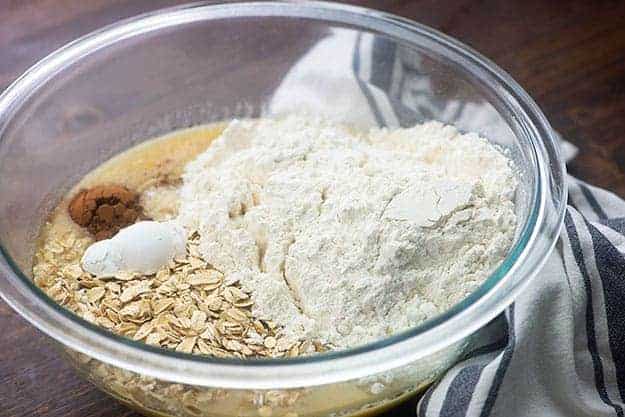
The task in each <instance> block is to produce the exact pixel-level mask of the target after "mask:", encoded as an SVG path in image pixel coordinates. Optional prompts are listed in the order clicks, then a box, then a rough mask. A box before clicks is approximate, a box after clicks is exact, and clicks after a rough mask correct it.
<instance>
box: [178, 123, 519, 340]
mask: <svg viewBox="0 0 625 417" xmlns="http://www.w3.org/2000/svg"><path fill="white" fill-rule="evenodd" d="M183 179H184V184H183V186H182V190H181V204H180V212H179V221H182V223H183V224H184V225H185V227H186V228H188V229H190V230H197V231H198V232H199V234H200V252H201V254H202V256H203V257H204V258H205V260H206V261H208V262H209V263H211V264H212V265H213V266H214V267H215V268H217V269H218V270H221V271H222V272H224V273H225V274H226V277H227V279H230V280H239V281H240V282H241V284H242V285H243V287H244V288H245V289H247V290H250V291H251V292H252V297H253V299H254V301H255V307H254V308H255V311H254V313H255V314H256V315H257V316H259V317H261V318H264V319H268V320H273V321H274V322H275V323H276V324H278V325H280V326H283V328H284V334H285V336H286V337H288V338H292V339H296V338H303V337H307V338H314V339H318V340H321V341H324V342H327V343H331V344H333V345H335V346H336V347H351V346H355V345H359V344H362V343H365V342H369V341H373V340H375V339H378V338H381V337H384V336H387V335H390V334H392V333H394V332H397V331H401V330H403V329H406V328H407V327H410V326H413V325H416V324H419V323H420V322H422V321H424V320H426V319H427V318H430V317H432V316H434V315H436V314H438V313H441V312H443V311H444V310H446V309H448V308H449V307H451V306H452V305H453V304H454V303H456V302H458V301H460V300H461V299H463V298H464V297H465V296H466V295H467V294H469V293H470V292H471V291H472V290H474V289H475V288H476V286H478V285H479V284H480V283H481V282H482V281H483V280H484V279H485V278H486V277H487V276H488V274H489V272H490V271H491V270H492V269H493V268H494V267H495V266H497V264H498V263H499V262H501V261H502V259H503V258H504V256H505V254H506V251H507V250H508V248H509V247H510V245H511V242H512V240H513V237H514V232H515V227H516V217H515V214H514V205H513V201H512V200H513V195H514V192H515V188H516V180H515V176H514V175H513V171H512V169H511V166H510V162H509V160H508V159H507V158H506V157H505V156H504V155H503V154H501V153H500V152H499V151H498V150H497V149H495V148H494V147H493V146H492V145H490V144H489V143H488V141H486V140H485V139H483V138H480V137H478V136H477V135H475V134H460V133H459V132H458V131H457V130H456V129H455V128H454V127H451V126H445V125H442V124H440V123H438V122H429V123H425V124H423V125H419V126H415V127H413V128H410V129H397V130H384V129H374V130H372V131H370V132H363V133H357V132H353V131H351V130H350V129H349V128H347V127H345V126H342V125H338V124H334V123H331V122H329V121H326V120H321V119H315V118H307V117H299V116H289V117H286V118H284V119H276V120H273V119H262V120H250V121H236V120H235V121H233V122H231V123H230V125H229V126H228V127H227V128H226V130H225V131H224V132H223V134H222V135H221V136H220V137H219V138H218V139H216V140H215V142H214V143H213V144H212V145H211V146H210V147H209V149H208V150H207V151H205V152H204V153H203V154H201V155H199V156H198V157H197V159H195V160H194V161H192V162H191V163H189V164H188V165H187V167H186V172H185V174H184V178H183Z"/></svg>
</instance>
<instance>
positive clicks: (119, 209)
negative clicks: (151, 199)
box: [69, 185, 141, 240]
mask: <svg viewBox="0 0 625 417" xmlns="http://www.w3.org/2000/svg"><path fill="white" fill-rule="evenodd" d="M69 215H70V217H71V218H72V220H73V221H74V222H76V223H77V224H79V225H80V226H82V227H85V228H86V229H87V230H89V232H91V233H92V234H93V235H94V237H95V238H96V240H102V239H108V238H110V237H112V236H113V235H115V234H116V233H117V232H118V231H119V230H120V229H121V228H123V227H126V226H128V225H130V224H132V223H134V222H135V221H137V219H138V218H139V216H140V215H141V207H140V206H139V204H138V196H137V194H136V193H134V192H132V191H130V190H128V189H127V188H126V187H123V186H121V185H98V186H95V187H93V188H89V189H86V190H82V191H80V192H79V193H78V194H77V195H76V196H75V197H74V198H73V199H72V201H71V202H70V204H69Z"/></svg>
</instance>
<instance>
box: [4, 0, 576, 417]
mask: <svg viewBox="0 0 625 417" xmlns="http://www.w3.org/2000/svg"><path fill="white" fill-rule="evenodd" d="M350 39H351V40H352V44H350V43H349V42H350V41H349V40H350ZM354 42H357V43H360V42H362V45H364V46H363V48H372V49H371V53H370V54H369V55H366V54H365V52H363V55H362V56H363V57H364V58H363V59H362V60H358V59H354V58H352V54H353V53H354V50H356V49H358V48H359V46H358V45H357V46H356V47H354ZM359 45H360V44H359ZM367 45H368V46H367ZM371 45H373V47H372V46H371ZM320 50H321V51H322V55H321V56H322V57H325V58H322V59H311V58H310V53H311V51H313V52H314V51H317V52H319V51H320ZM323 54H326V55H323ZM346 57H347V59H345V58H346ZM380 65H381V66H382V68H392V69H393V70H392V71H390V70H389V71H386V72H385V71H382V72H380V71H377V72H376V74H373V72H372V71H373V68H380ZM354 71H356V72H358V73H359V74H361V75H362V74H364V75H363V77H365V80H364V81H362V80H360V79H358V80H359V81H358V83H357V84H358V85H364V87H365V89H368V95H367V97H369V96H373V97H374V98H375V97H379V96H383V97H386V98H387V99H388V102H389V103H391V104H392V105H393V107H394V108H395V109H396V111H397V116H396V120H395V121H394V123H398V124H401V125H410V124H414V123H417V122H419V121H423V120H428V119H437V120H440V121H443V122H447V123H453V124H455V125H457V126H458V127H459V128H460V129H461V130H464V131H474V132H478V133H480V134H481V135H483V136H485V137H487V138H488V139H489V140H491V141H492V142H494V143H496V144H498V145H499V146H501V147H502V148H503V149H504V150H505V152H507V153H508V155H509V156H510V157H511V158H512V159H513V160H514V162H515V163H516V166H517V169H518V174H519V179H520V187H519V192H518V193H517V211H518V213H517V214H518V217H519V219H520V224H519V230H518V234H517V237H516V241H515V243H514V245H513V247H512V248H511V249H510V251H509V254H508V255H507V257H506V259H505V261H504V262H503V263H502V264H501V266H500V267H499V268H498V269H497V270H495V271H493V273H492V275H491V276H490V277H489V278H488V279H487V280H486V281H485V282H484V284H483V285H481V286H480V287H479V289H478V290H476V291H475V292H474V293H473V294H471V295H470V296H469V297H468V298H466V299H465V300H464V301H463V302H461V303H460V304H458V305H456V306H455V307H453V308H452V309H451V310H449V311H447V312H446V313H444V314H442V315H440V316H438V317H436V318H435V319H432V320H429V321H427V322H425V323H424V324H423V325H421V326H418V327H416V328H412V329H409V330H407V331H405V332H403V333H400V334H396V335H394V336H392V337H389V338H387V339H384V340H380V341H377V342H375V343H371V344H368V345H365V346H361V347H358V348H355V349H351V350H345V351H337V352H330V353H324V354H320V355H317V356H312V357H302V358H294V359H275V360H246V361H242V360H234V359H216V358H212V357H200V356H192V355H187V354H183V353H176V352H172V351H165V350H161V349H158V348H153V347H150V346H147V345H144V344H141V343H137V342H133V341H131V340H128V339H125V338H122V337H119V336H116V335H114V334H111V333H109V332H107V331H106V330H104V329H102V328H98V327H95V326H93V325H91V324H89V323H87V322H86V321H84V320H82V319H80V318H78V317H77V316H75V315H73V314H71V313H70V312H68V311H66V310H64V309H63V308H60V307H59V306H58V305H56V304H55V303H54V302H52V301H51V300H50V299H49V298H48V297H47V296H46V295H45V294H43V293H42V292H41V291H40V290H39V289H38V288H37V287H35V286H34V285H33V283H32V282H31V279H30V278H31V266H32V257H33V250H34V245H35V238H36V235H37V232H38V230H39V227H40V226H41V224H42V223H43V222H44V221H45V219H46V216H47V214H48V213H49V212H50V209H51V208H52V207H54V205H55V204H56V203H57V202H58V201H59V199H60V198H61V196H63V194H64V193H65V192H66V191H67V190H69V189H70V188H71V186H72V185H73V184H75V183H76V182H77V181H78V180H79V179H80V178H81V177H82V176H83V175H85V174H86V173H87V172H89V171H90V170H91V169H93V168H94V167H96V166H98V165H99V164H100V163H102V162H103V161H105V160H107V159H108V158H110V157H111V156H113V155H115V154H117V153H119V152H121V151H123V150H125V149H127V148H129V147H131V146H133V145H136V144H137V143H140V142H141V141H143V140H146V139H148V138H150V137H154V136H156V135H160V134H163V133H166V132H169V131H172V130H175V129H179V128H183V127H187V126H191V125H196V124H201V123H208V122H213V121H218V120H227V119H230V118H233V117H256V116H259V115H262V114H264V113H265V112H271V111H276V112H280V111H288V110H289V109H290V110H294V109H297V108H298V107H299V106H300V105H301V106H302V107H303V108H304V107H307V106H308V107H310V106H311V105H313V104H314V105H317V108H318V109H320V111H324V112H325V113H326V114H331V115H343V116H345V117H347V118H349V117H350V116H353V115H358V114H365V113H366V112H367V111H369V110H368V109H365V108H361V107H363V106H368V105H369V104H368V103H367V100H360V101H359V100H344V97H343V95H344V94H346V93H345V91H344V87H345V86H346V85H348V84H349V83H350V82H353V81H354ZM359 76H360V75H359ZM367 77H368V78H367ZM285 80H286V81H285ZM288 80H291V81H292V80H295V81H297V80H299V82H300V84H301V85H303V86H304V88H303V89H302V88H295V87H293V88H291V87H289V86H292V85H293V84H290V82H291V81H288ZM287 81H288V82H287ZM368 84H369V85H368ZM301 85H300V86H301ZM307 86H308V87H309V88H308V89H307V90H306V87H307ZM276 90H280V92H279V94H278V93H277V92H276ZM317 92H318V95H316V93H317ZM277 97H278V98H277ZM289 99H292V101H291V103H296V104H288V103H289V101H288V100H289ZM285 100H286V101H285ZM376 119H377V121H378V122H380V120H381V119H380V118H379V117H377V116H376ZM0 135H1V136H0V137H1V141H0V243H1V248H2V255H1V259H0V271H1V278H0V292H1V293H2V297H3V298H4V299H5V300H6V301H7V302H8V303H9V304H10V305H11V306H12V307H13V308H14V309H15V310H16V311H17V312H19V314H21V315H22V316H23V317H24V318H25V319H26V320H28V321H29V322H30V323H32V324H33V325H35V326H36V327H37V328H39V329H40V330H41V331H43V332H44V333H46V334H47V335H49V336H50V337H51V338H52V339H53V340H54V341H55V342H56V344H57V345H58V346H59V347H61V351H62V352H63V354H64V355H66V356H67V358H68V359H69V360H70V361H71V363H72V364H74V366H75V367H76V368H77V369H78V370H79V371H80V373H81V374H82V375H84V376H85V377H86V378H88V379H89V380H90V381H92V382H93V383H95V384H96V385H97V386H99V387H100V388H102V389H103V390H105V391H106V392H108V393H110V394H112V395H114V396H115V397H117V398H118V399H120V400H122V401H124V402H126V403H128V404H130V405H132V406H134V407H136V408H138V409H140V410H142V411H143V412H146V413H152V414H154V415H166V416H255V415H259V416H263V417H266V416H280V415H284V416H326V415H343V414H345V415H347V414H357V413H375V412H378V411H380V410H382V409H384V407H388V406H390V405H392V404H394V403H395V402H397V401H399V400H401V399H402V398H405V397H406V396H407V395H410V393H414V392H415V391H417V390H419V389H421V388H423V387H425V386H427V385H428V384H430V383H431V382H432V381H434V380H435V379H436V378H437V377H439V376H440V375H441V374H442V373H443V372H444V371H445V370H446V369H448V368H449V367H450V366H451V365H452V364H454V363H455V362H456V361H457V360H458V359H459V358H461V357H462V355H463V353H465V352H466V349H467V348H468V347H469V346H470V345H471V344H472V343H474V342H475V341H479V339H480V337H481V334H480V332H479V329H480V328H482V327H484V326H485V325H486V324H487V323H489V322H490V321H491V320H492V319H493V318H495V317H496V316H497V315H498V314H499V313H501V312H502V310H503V309H504V308H505V307H506V306H508V305H509V304H510V303H511V302H512V301H513V300H514V298H515V296H517V294H519V291H521V289H522V288H523V287H524V286H525V285H527V284H528V283H529V282H530V278H531V277H532V276H534V275H535V274H536V272H537V271H538V270H539V269H540V267H541V265H542V264H543V263H544V261H545V260H546V258H547V256H548V255H549V253H550V251H551V249H552V248H553V246H554V243H555V241H556V239H557V235H558V232H559V229H560V227H561V224H562V217H563V212H564V207H565V201H566V191H565V188H564V186H563V182H564V166H563V162H562V159H561V157H560V154H559V150H558V145H557V143H556V139H555V137H554V134H553V132H552V130H551V128H550V126H549V124H548V122H547V120H546V119H545V117H544V116H543V114H542V113H541V112H540V110H539V109H538V107H537V106H536V104H535V103H534V102H533V101H532V99H531V98H530V97H529V96H528V95H527V94H526V93H525V92H524V91H523V90H522V89H521V88H520V87H519V86H518V85H517V84H516V83H515V82H514V81H513V80H512V79H511V78H510V77H509V76H508V75H507V74H505V73H504V72H503V71H502V70H500V69H499V68H498V67H497V66H495V65H494V64H493V63H491V62H490V61H488V60H487V59H485V58H484V57H482V56H480V55H479V54H477V53H475V52H474V51H472V50H471V49H469V48H467V47H466V46H464V45H462V44H461V43H459V42H457V41H455V40H453V39H450V38H449V37H447V36H445V35H442V34H441V33H439V32H437V31H434V30H432V29H430V28H427V27H424V26H422V25H419V24H417V23H414V22H411V21H409V20H406V19H402V18H399V17H396V16H392V15H388V14H384V13H380V12H376V11H372V10H367V9H363V8H357V7H350V6H343V5H339V4H333V3H317V2H306V3H300V2H297V3H296V2H293V3H291V2H258V3H236V2H235V3H227V4H217V3H200V4H191V5H188V6H183V7H178V8H172V9H167V10H163V11H159V12H155V13H150V14H146V15H142V16H139V17H136V18H132V19H129V20H125V21H122V22H119V23H117V24H114V25H112V26H109V27H107V28H104V29H102V30H100V31H97V32H95V33H92V34H90V35H87V36H85V37H83V38H81V39H79V40H77V41H75V42H73V43H71V44H69V45H67V46H66V47H64V48H62V49H60V50H58V51H56V52H54V53H53V54H51V55H50V56H48V57H47V58H45V59H43V60H42V61H40V62H39V63H38V64H36V65H35V66H33V67H32V68H31V69H30V70H28V71H27V72H26V73H25V74H24V75H23V76H22V77H21V78H19V79H18V80H17V81H15V82H14V83H13V85H11V86H10V87H9V88H8V89H7V90H6V91H5V92H4V94H3V95H2V96H1V97H0Z"/></svg>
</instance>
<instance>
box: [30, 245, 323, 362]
mask: <svg viewBox="0 0 625 417" xmlns="http://www.w3.org/2000/svg"><path fill="white" fill-rule="evenodd" d="M198 240H199V235H198V234H197V233H193V234H192V235H191V237H190V238H189V239H188V242H187V254H186V256H185V257H184V258H182V259H176V260H175V261H173V262H171V263H170V265H168V266H167V267H164V268H162V269H161V270H159V271H158V272H157V273H156V274H154V275H149V276H137V275H118V276H116V277H114V278H100V279H99V278H96V277H94V276H92V275H90V274H89V273H87V272H84V271H83V270H82V268H81V267H80V257H81V256H82V254H83V253H84V251H85V249H86V248H87V247H88V246H89V245H90V244H91V243H92V241H91V239H89V238H76V237H75V236H74V235H72V234H67V235H65V236H64V237H62V238H60V239H59V238H51V239H48V240H47V242H45V243H44V245H43V246H42V247H41V249H40V250H39V251H38V253H37V255H36V262H35V266H34V268H33V272H34V280H35V283H36V284H37V285H38V286H39V287H41V288H42V289H43V290H44V291H45V292H46V293H47V294H48V295H49V296H50V297H51V298H52V299H54V300H55V301H56V302H58V303H59V304H61V305H62V306H64V307H66V308H67V309H69V310H71V311H73V312H74V313H76V314H78V315H79V316H80V317H82V318H84V319H86V320H87V321H89V322H91V323H94V324H97V325H99V326H102V327H104V328H106V329H108V330H110V331H112V332H114V333H117V334H120V335H123V336H126V337H129V338H131V339H133V340H137V341H143V342H145V343H147V344H150V345H154V346H160V347H162V348H167V349H173V350H176V351H178V352H185V353H193V354H203V355H211V356H216V357H236V358H251V357H272V358H278V357H285V356H286V357H291V356H298V355H302V354H311V353H315V352H321V351H324V350H326V347H324V346H322V345H321V344H319V343H316V342H311V341H298V342H291V341H288V340H287V339H286V338H283V337H281V332H280V330H281V329H280V328H278V327H277V326H276V325H275V324H274V323H272V322H271V321H266V320H260V319H257V318H254V317H253V316H252V306H253V301H252V299H251V297H250V294H249V293H246V292H245V291H243V290H242V289H241V287H240V285H239V283H238V282H228V280H226V279H224V276H223V274H222V273H221V272H219V271H217V270H215V269H214V268H212V267H211V266H210V265H208V264H207V263H206V262H205V261H204V260H203V259H202V258H201V257H200V255H199V253H198Z"/></svg>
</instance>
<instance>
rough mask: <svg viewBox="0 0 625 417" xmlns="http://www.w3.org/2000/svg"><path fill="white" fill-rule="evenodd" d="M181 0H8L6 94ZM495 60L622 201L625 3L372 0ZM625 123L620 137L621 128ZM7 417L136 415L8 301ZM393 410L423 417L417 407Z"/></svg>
mask: <svg viewBox="0 0 625 417" xmlns="http://www.w3.org/2000/svg"><path fill="white" fill-rule="evenodd" d="M176 3H180V2H178V1H174V0H0V90H2V89H4V88H5V87H6V86H7V85H8V84H9V83H10V82H11V81H12V80H13V79H15V78H16V77H17V76H18V75H19V74H20V73H21V72H22V71H24V70H25V69H26V68H28V67H29V66H30V65H31V64H33V63H34V62H35V61H37V60H38V59H39V58H41V57H43V56H44V55H46V54H48V53H49V52H51V51H53V50H54V49H56V48H57V47H59V46H61V45H63V44H64V43H66V42H68V41H70V40H72V39H74V38H76V37H78V36H80V35H82V34H85V33H87V32H89V31H91V30H93V29H96V28H98V27H100V26H103V25H106V24H109V23H112V22H114V21H116V20H118V19H121V18H124V17H128V16H132V15H135V14H137V13H141V12H144V11H148V10H153V9H157V8H160V7H165V6H170V5H173V4H176ZM350 3H354V4H360V5H365V6H369V7H375V8H377V9H381V10H385V11H389V12H392V13H395V14H398V15H401V16H405V17H408V18H411V19H414V20H417V21H419V22H422V23H425V24H427V25H430V26H432V27H435V28H437V29H440V30H442V31H443V32H446V33H448V34H450V35H452V36H454V37H456V38H458V39H460V40H462V41H463V42H465V43H467V44H469V45H471V46H473V47H474V48H475V49H477V50H478V51H480V52H482V53H483V54H485V55H486V56H488V57H490V58H491V59H493V60H494V61H495V62H496V63H498V64H499V65H500V66H501V67H503V68H504V69H505V70H507V71H508V72H510V73H511V74H512V76H513V77H514V78H515V79H516V80H517V81H518V82H519V83H520V84H521V85H522V86H524V87H525V88H526V90H527V91H528V92H529V93H530V94H531V95H532V96H533V97H534V99H535V100H536V101H537V102H538V104H539V105H540V106H541V107H542V109H543V110H544V112H545V114H546V115H547V117H548V118H549V119H550V121H551V123H552V125H553V126H554V128H555V129H557V130H558V131H559V132H560V133H562V135H563V136H564V137H566V138H568V139H569V140H570V141H571V142H573V143H574V144H576V145H577V146H578V147H579V148H580V155H579V157H578V158H577V159H576V160H575V161H574V162H573V163H572V164H571V165H570V166H569V168H570V171H571V172H572V173H573V174H574V175H576V176H578V177H580V178H582V179H585V180H587V181H588V182H591V183H593V184H596V185H599V186H601V187H605V188H608V189H611V190H613V191H615V192H616V193H617V194H619V195H620V196H622V197H625V114H624V113H625V112H624V111H625V2H623V1H597V0H593V1H590V0H577V1H570V0H569V1H566V0H565V1H555V0H551V1H544V0H532V1H530V0H518V1H512V0H482V1H475V0H473V1H471V0H444V1H443V0H412V1H400V0H395V1H394V0H370V1H352V2H350ZM621 129H622V130H623V132H621ZM0 329H1V331H2V335H1V336H0V416H3V417H4V416H6V417H34V416H54V417H56V416H68V417H69V416H73V417H96V416H100V417H105V416H107V417H111V416H115V417H122V416H127V417H130V416H132V417H136V416H138V415H137V414H136V413H134V412H132V411H130V410H128V409H127V408H125V407H123V406H121V405H119V404H117V403H116V402H114V401H112V400H110V399H109V398H108V397H106V396H105V395H104V394H102V393H100V392H98V391H97V390H96V389H95V388H93V387H92V386H91V385H89V384H88V383H87V382H84V381H83V380H81V379H79V377H78V376H77V375H76V374H75V373H74V372H73V371H72V370H71V369H70V368H69V367H68V365H66V364H65V363H64V362H62V361H61V360H60V359H58V357H57V355H56V352H55V351H54V350H52V348H51V347H50V345H49V344H47V343H46V342H45V337H44V336H43V335H41V334H40V333H39V332H38V331H36V330H35V329H34V328H33V327H31V326H30V325H28V324H27V323H26V322H25V321H24V320H23V319H21V318H20V317H19V316H18V315H17V314H16V313H14V312H13V311H12V310H11V309H10V308H9V307H8V306H7V305H6V304H4V303H3V302H1V301H0ZM390 415H393V416H409V415H414V405H411V404H408V405H406V406H404V407H402V408H401V409H399V410H396V411H395V412H393V413H390V414H389V416H390Z"/></svg>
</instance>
